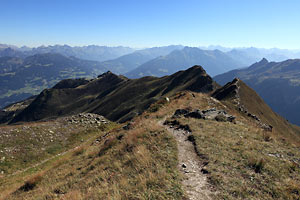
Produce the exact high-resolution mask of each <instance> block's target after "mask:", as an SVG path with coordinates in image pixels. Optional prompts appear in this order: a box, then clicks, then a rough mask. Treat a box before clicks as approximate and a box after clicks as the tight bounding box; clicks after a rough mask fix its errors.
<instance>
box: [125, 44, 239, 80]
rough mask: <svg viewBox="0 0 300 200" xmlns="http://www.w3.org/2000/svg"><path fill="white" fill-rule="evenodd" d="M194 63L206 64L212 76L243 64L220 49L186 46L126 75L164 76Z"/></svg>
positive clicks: (136, 76) (130, 76) (132, 76)
mask: <svg viewBox="0 0 300 200" xmlns="http://www.w3.org/2000/svg"><path fill="white" fill-rule="evenodd" d="M192 65H202V66H206V70H207V73H208V74H209V75H211V76H214V75H216V74H219V73H223V72H226V71H228V70H231V69H235V68H238V67H241V66H242V65H241V64H240V63H239V62H237V61H235V60H233V59H232V58H231V57H229V56H227V55H226V54H225V53H223V52H221V51H219V50H215V51H206V50H201V49H199V48H191V47H185V48H184V49H182V50H175V51H173V52H171V53H170V54H168V55H166V56H162V57H158V58H156V59H153V60H151V61H149V62H147V63H145V64H143V65H141V66H139V67H138V68H136V69H134V70H132V71H131V72H128V73H127V74H125V75H126V76H127V77H129V78H138V77H142V76H164V75H169V74H172V73H174V72H176V71H178V70H184V69H187V68H188V67H189V66H192Z"/></svg>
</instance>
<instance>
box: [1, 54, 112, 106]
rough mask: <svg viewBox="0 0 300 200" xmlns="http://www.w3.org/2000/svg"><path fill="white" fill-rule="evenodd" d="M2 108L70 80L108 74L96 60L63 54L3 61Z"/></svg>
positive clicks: (3, 58) (5, 59)
mask: <svg viewBox="0 0 300 200" xmlns="http://www.w3.org/2000/svg"><path fill="white" fill-rule="evenodd" d="M0 68H1V69H0V72H1V75H0V85H1V88H0V106H1V107H4V106H6V105H8V104H11V103H14V102H16V101H20V100H22V99H25V98H27V97H30V96H32V95H36V94H39V93H40V92H41V90H43V89H44V88H47V87H52V86H53V85H54V84H56V83H57V82H58V81H60V80H62V79H66V78H78V77H89V78H91V77H95V76H97V75H98V74H100V73H103V72H105V71H107V69H106V68H103V66H100V65H99V62H96V61H86V60H80V59H77V58H74V57H70V58H69V57H65V56H63V55H60V54H50V53H48V54H37V55H34V56H29V57H27V58H25V59H21V58H11V57H2V58H0Z"/></svg>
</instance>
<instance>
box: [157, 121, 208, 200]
mask: <svg viewBox="0 0 300 200" xmlns="http://www.w3.org/2000/svg"><path fill="white" fill-rule="evenodd" d="M160 125H162V126H164V127H165V129H166V130H168V131H169V132H170V133H172V134H173V135H174V137H175V138H176V140H177V147H178V161H179V162H178V168H179V171H180V172H181V173H182V174H183V177H184V179H183V185H184V189H185V191H186V194H187V197H188V199H190V200H210V199H211V198H210V197H209V195H210V194H211V191H210V190H209V188H208V183H207V176H206V175H205V174H203V173H202V172H201V169H202V166H203V164H202V162H201V161H200V159H199V157H198V155H197V154H196V151H195V148H194V144H193V143H192V142H191V141H189V140H188V136H189V135H191V132H189V131H187V130H183V129H176V128H174V127H172V126H169V125H163V122H160Z"/></svg>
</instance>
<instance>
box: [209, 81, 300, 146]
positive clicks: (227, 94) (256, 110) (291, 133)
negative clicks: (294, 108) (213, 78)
mask: <svg viewBox="0 0 300 200" xmlns="http://www.w3.org/2000/svg"><path fill="white" fill-rule="evenodd" d="M212 96H213V97H215V98H216V99H218V100H221V101H224V103H227V105H228V106H230V107H232V108H234V109H236V110H238V111H239V112H241V113H242V114H244V115H245V116H247V117H249V118H250V119H252V120H253V122H254V123H256V124H257V125H258V126H260V127H262V128H264V129H265V130H266V131H273V133H274V134H277V135H278V136H284V138H286V139H287V138H288V139H289V140H290V141H293V140H294V139H296V140H297V141H299V142H300V140H299V135H300V128H299V127H297V126H294V125H291V124H290V123H288V121H286V120H285V119H284V118H282V117H281V116H280V115H278V114H277V113H275V112H273V111H272V109H271V108H270V107H269V106H268V105H267V104H266V103H265V102H264V101H263V100H262V99H261V98H260V97H259V96H258V95H257V93H256V92H255V91H254V90H253V89H251V88H250V87H248V86H247V85H246V84H245V83H244V82H243V81H242V80H240V79H234V80H233V81H232V82H229V83H227V84H226V85H225V86H224V87H222V88H219V89H217V90H216V91H215V92H214V93H213V95H212Z"/></svg>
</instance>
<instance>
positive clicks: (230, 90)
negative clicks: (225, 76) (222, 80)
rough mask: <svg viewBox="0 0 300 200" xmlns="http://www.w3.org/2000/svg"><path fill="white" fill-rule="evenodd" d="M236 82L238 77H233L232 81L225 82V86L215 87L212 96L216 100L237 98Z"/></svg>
mask: <svg viewBox="0 0 300 200" xmlns="http://www.w3.org/2000/svg"><path fill="white" fill-rule="evenodd" d="M238 82H239V79H238V78H235V79H234V80H233V81H231V82H229V83H227V84H226V85H225V86H223V87H221V88H219V89H217V90H216V91H215V92H214V93H213V94H212V97H214V98H216V99H218V100H220V101H221V100H225V99H228V98H239V97H238V89H239V87H238Z"/></svg>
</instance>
